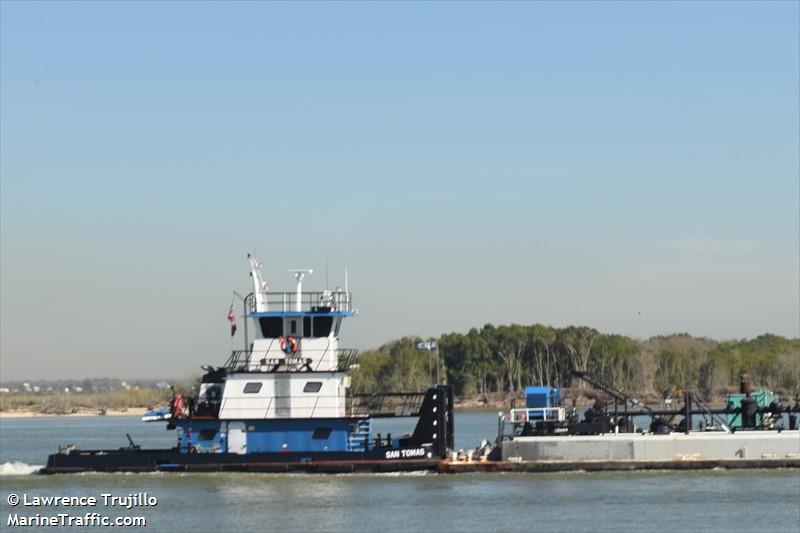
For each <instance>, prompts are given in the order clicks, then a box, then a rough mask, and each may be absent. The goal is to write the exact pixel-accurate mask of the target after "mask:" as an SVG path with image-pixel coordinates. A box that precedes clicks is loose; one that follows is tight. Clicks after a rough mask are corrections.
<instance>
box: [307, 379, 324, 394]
mask: <svg viewBox="0 0 800 533" xmlns="http://www.w3.org/2000/svg"><path fill="white" fill-rule="evenodd" d="M321 388H322V382H321V381H309V382H308V383H306V386H305V387H303V392H319V390H320V389H321Z"/></svg>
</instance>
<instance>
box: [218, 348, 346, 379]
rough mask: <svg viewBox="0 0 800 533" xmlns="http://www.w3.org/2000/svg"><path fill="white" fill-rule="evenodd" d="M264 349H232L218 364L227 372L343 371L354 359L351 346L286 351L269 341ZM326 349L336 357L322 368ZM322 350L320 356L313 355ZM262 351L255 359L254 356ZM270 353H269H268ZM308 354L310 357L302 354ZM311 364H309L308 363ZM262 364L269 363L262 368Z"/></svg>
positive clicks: (326, 362)
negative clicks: (276, 347) (327, 366)
mask: <svg viewBox="0 0 800 533" xmlns="http://www.w3.org/2000/svg"><path fill="white" fill-rule="evenodd" d="M274 342H275V341H274V340H273V341H272V342H271V343H270V347H269V348H268V349H266V350H233V351H232V352H231V355H230V356H229V357H228V359H227V361H226V362H225V364H224V365H223V367H222V368H225V369H227V370H228V371H229V372H252V371H257V372H297V371H301V370H302V371H306V372H344V371H346V370H347V369H348V368H349V367H350V365H351V364H352V363H353V361H354V360H355V358H356V356H357V355H358V350H356V349H355V348H337V349H335V350H333V349H331V348H330V346H328V347H326V348H325V349H324V350H321V349H317V350H314V349H303V350H300V351H299V352H298V354H292V355H287V354H284V353H283V352H278V351H277V350H272V343H274ZM329 351H330V352H333V353H335V354H336V361H335V362H334V363H333V364H331V365H330V367H329V368H322V365H323V362H324V364H326V365H327V364H329V363H330V362H329V361H326V357H325V356H326V355H327V354H328V353H329ZM320 352H322V356H321V357H319V358H318V357H316V356H317V355H318V354H319V353H320ZM260 355H263V357H260V358H259V359H256V357H258V356H260ZM270 355H272V357H270ZM306 355H311V356H312V357H305V356H306ZM312 364H313V367H312ZM264 367H271V368H267V369H264Z"/></svg>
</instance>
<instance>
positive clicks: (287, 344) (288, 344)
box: [281, 337, 298, 355]
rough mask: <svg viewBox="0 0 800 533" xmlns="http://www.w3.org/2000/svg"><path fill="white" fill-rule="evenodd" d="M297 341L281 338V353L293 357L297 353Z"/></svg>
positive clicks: (292, 338) (291, 338)
mask: <svg viewBox="0 0 800 533" xmlns="http://www.w3.org/2000/svg"><path fill="white" fill-rule="evenodd" d="M297 344H298V343H297V339H295V338H294V337H281V351H282V352H283V353H285V354H286V355H294V354H295V353H296V352H297Z"/></svg>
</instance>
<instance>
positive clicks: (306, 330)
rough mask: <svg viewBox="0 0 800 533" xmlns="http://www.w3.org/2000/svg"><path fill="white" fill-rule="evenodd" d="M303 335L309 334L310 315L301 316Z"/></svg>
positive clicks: (307, 335)
mask: <svg viewBox="0 0 800 533" xmlns="http://www.w3.org/2000/svg"><path fill="white" fill-rule="evenodd" d="M303 335H305V336H306V337H310V336H311V317H310V316H307V317H304V318H303Z"/></svg>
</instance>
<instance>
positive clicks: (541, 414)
mask: <svg viewBox="0 0 800 533" xmlns="http://www.w3.org/2000/svg"><path fill="white" fill-rule="evenodd" d="M553 415H555V416H553ZM566 418H567V414H566V409H564V408H563V407H524V408H520V409H512V410H511V411H510V412H509V415H508V421H509V422H511V423H514V424H519V423H522V422H528V421H529V420H542V421H547V422H563V421H564V420H566Z"/></svg>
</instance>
